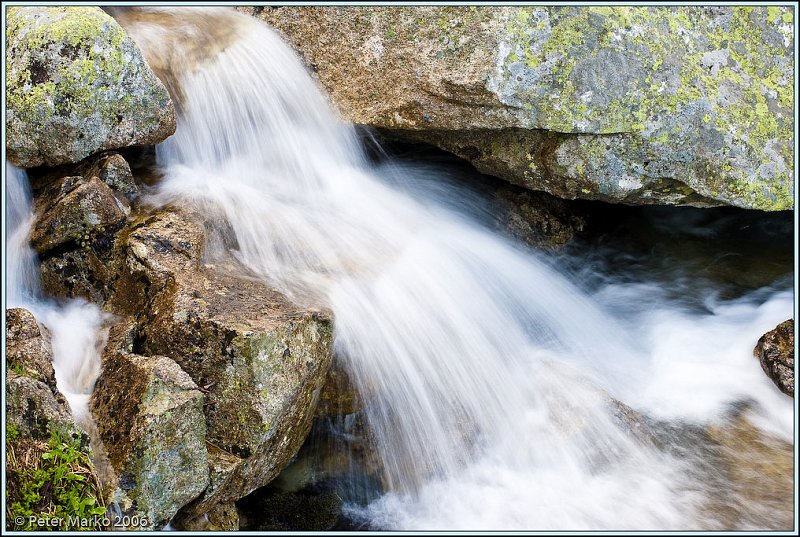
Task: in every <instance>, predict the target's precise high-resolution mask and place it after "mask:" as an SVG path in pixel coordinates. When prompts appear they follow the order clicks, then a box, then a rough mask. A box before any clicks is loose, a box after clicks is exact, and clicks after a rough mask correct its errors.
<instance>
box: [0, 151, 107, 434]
mask: <svg viewBox="0 0 800 537" xmlns="http://www.w3.org/2000/svg"><path fill="white" fill-rule="evenodd" d="M31 203H32V200H31V192H30V186H29V185H28V176H27V174H26V173H25V171H24V170H22V169H20V168H17V167H15V166H13V165H11V164H10V163H8V162H6V207H8V209H7V211H6V224H7V227H6V255H5V258H6V307H7V308H17V307H20V308H26V309H28V310H30V311H31V312H32V313H33V314H34V315H35V316H36V319H37V320H38V321H39V322H40V323H41V324H43V325H44V326H45V327H46V328H47V329H48V330H49V332H50V336H51V343H52V348H53V369H54V370H55V375H56V385H57V386H58V389H59V391H61V393H63V394H64V397H65V398H66V399H67V403H68V404H69V406H70V409H71V410H72V413H73V416H74V417H75V420H76V422H77V423H79V424H80V425H81V426H83V427H84V428H85V429H91V428H92V420H91V414H90V413H89V411H88V402H89V396H90V395H91V393H92V390H93V389H94V383H95V381H96V380H97V377H98V376H99V374H100V353H101V350H102V347H103V345H104V344H105V341H104V338H105V334H104V331H103V330H102V327H103V323H104V321H105V320H106V314H104V313H103V312H101V311H100V309H99V308H98V307H97V306H95V305H94V304H90V303H88V302H86V301H84V300H81V299H75V300H71V301H68V302H65V303H60V302H57V301H54V300H51V299H47V298H46V297H44V296H43V294H42V290H41V283H40V276H39V265H38V259H37V257H36V252H34V251H33V249H32V248H31V246H30V241H29V238H28V237H29V236H30V230H31V225H32V224H33V210H32V208H31Z"/></svg>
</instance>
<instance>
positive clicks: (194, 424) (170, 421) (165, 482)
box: [90, 323, 208, 529]
mask: <svg viewBox="0 0 800 537" xmlns="http://www.w3.org/2000/svg"><path fill="white" fill-rule="evenodd" d="M135 337H136V335H135V328H132V327H131V326H127V325H126V324H124V323H123V324H118V325H116V326H114V327H112V329H111V333H110V335H109V340H108V344H107V345H106V349H105V351H104V354H103V372H102V374H101V375H100V378H99V379H98V380H97V384H96V386H95V390H94V392H93V394H92V398H91V402H90V408H91V410H92V413H93V415H94V417H95V420H96V422H97V428H98V433H99V438H100V440H102V442H103V445H104V447H105V450H106V454H107V455H108V458H109V461H110V463H111V465H112V466H113V469H114V471H115V472H116V476H117V490H116V491H115V493H114V496H113V497H112V500H113V501H115V502H117V503H118V504H119V505H120V506H121V508H122V509H123V510H124V511H125V513H126V514H131V515H138V516H140V517H145V518H146V519H147V520H148V523H149V527H150V528H151V529H152V528H161V527H163V526H164V525H165V524H166V523H167V522H169V520H170V519H171V518H172V517H173V516H174V515H175V513H176V512H177V511H178V509H179V508H180V507H181V506H183V505H185V504H186V503H188V502H189V501H191V500H193V499H194V498H196V497H197V496H198V495H199V494H200V493H201V492H202V491H203V490H204V489H205V488H206V486H207V485H208V455H207V452H206V445H205V442H206V424H205V417H204V416H203V400H204V398H203V394H202V393H201V392H200V391H199V390H198V389H197V386H196V385H195V383H194V382H193V381H192V379H191V378H190V377H189V375H187V374H186V373H185V372H183V370H181V368H180V367H179V366H178V364H176V363H175V362H174V361H173V360H170V359H169V358H166V357H164V356H140V355H137V354H134V353H133V352H132V351H133V349H134V339H135Z"/></svg>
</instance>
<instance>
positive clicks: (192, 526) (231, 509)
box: [180, 503, 239, 531]
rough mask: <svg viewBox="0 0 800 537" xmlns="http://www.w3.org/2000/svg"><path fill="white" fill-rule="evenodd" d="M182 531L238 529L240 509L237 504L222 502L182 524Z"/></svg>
mask: <svg viewBox="0 0 800 537" xmlns="http://www.w3.org/2000/svg"><path fill="white" fill-rule="evenodd" d="M180 529H181V531H238V530H239V510H238V509H237V508H236V504H233V503H224V504H223V503H220V504H217V505H215V506H214V507H212V508H211V510H210V511H209V512H208V513H206V514H204V515H202V516H200V517H198V518H196V519H194V520H191V521H189V522H185V523H183V524H182V525H181V528H180Z"/></svg>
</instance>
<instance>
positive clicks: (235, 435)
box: [111, 211, 332, 519]
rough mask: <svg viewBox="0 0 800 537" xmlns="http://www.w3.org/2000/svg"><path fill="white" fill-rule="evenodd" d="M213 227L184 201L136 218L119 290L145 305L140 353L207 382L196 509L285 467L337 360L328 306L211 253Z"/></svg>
mask: <svg viewBox="0 0 800 537" xmlns="http://www.w3.org/2000/svg"><path fill="white" fill-rule="evenodd" d="M204 238H205V232H204V228H203V224H202V220H201V219H199V218H198V216H197V215H194V214H191V213H188V212H185V211H182V212H178V211H166V212H161V213H158V214H156V215H153V216H152V217H150V218H147V219H145V220H144V221H141V222H138V223H135V224H134V225H133V226H132V228H131V229H130V232H129V233H127V234H126V239H125V240H126V243H125V246H124V248H125V251H126V252H127V254H126V257H125V262H124V268H123V271H122V272H123V274H122V277H121V278H120V281H119V284H120V285H119V286H118V288H117V289H118V291H117V293H116V295H115V296H114V297H113V298H112V301H111V303H112V304H113V305H114V307H115V309H117V310H118V311H128V312H129V313H131V314H136V312H137V311H140V312H146V313H145V314H144V315H143V316H142V318H141V319H140V325H141V329H140V332H139V335H138V343H137V345H138V347H139V348H140V349H141V351H140V352H143V353H144V354H160V355H165V356H169V357H171V358H172V359H174V360H175V361H176V362H177V363H178V364H179V365H180V367H181V368H182V369H183V370H184V371H186V372H187V373H188V374H189V375H190V376H191V377H192V379H193V380H194V382H195V383H196V384H197V385H198V386H199V387H200V389H202V390H203V391H204V394H205V399H206V404H205V416H206V423H207V425H208V432H207V441H208V443H209V446H213V447H214V449H213V450H211V451H212V452H211V453H210V455H209V458H210V465H211V485H210V487H209V488H208V489H207V490H206V492H205V493H204V495H203V497H202V499H201V501H200V502H199V503H198V504H197V505H194V506H192V507H190V508H188V509H187V510H186V511H185V512H184V513H183V514H182V515H181V516H185V517H186V518H187V519H189V518H194V517H196V516H198V515H201V514H203V513H205V512H206V511H207V510H208V509H210V508H211V507H213V506H214V505H215V504H217V503H226V502H230V501H233V500H236V499H238V498H240V497H241V496H244V495H245V494H247V493H249V492H250V491H252V490H254V489H255V488H258V487H260V486H263V485H265V484H266V483H268V482H269V481H270V480H271V479H272V478H274V477H275V476H276V475H277V474H278V472H279V471H280V470H281V469H282V468H283V467H284V466H285V465H286V463H287V462H288V460H289V459H290V458H291V457H292V456H293V455H294V454H295V453H296V452H297V450H298V449H299V448H300V445H301V444H302V442H303V440H304V439H305V437H306V435H307V434H308V431H309V429H310V426H311V421H312V418H313V415H314V411H315V409H316V406H317V401H318V400H319V394H320V391H321V389H322V384H323V382H324V379H325V375H326V373H327V371H328V368H329V367H330V362H331V344H332V328H331V321H330V316H329V314H328V313H326V312H324V311H310V310H303V309H300V308H298V307H296V306H294V305H292V304H290V303H289V302H288V301H287V300H286V299H285V298H284V297H283V296H282V295H281V294H279V293H278V292H276V291H275V290H273V289H271V288H269V287H267V286H266V285H264V284H262V283H260V282H259V281H257V280H254V279H250V278H248V277H246V275H245V274H244V273H242V272H241V268H237V267H235V266H233V265H226V264H220V265H209V264H203V263H202V257H203V249H204ZM145 296H149V297H152V302H151V303H149V304H146V305H144V306H142V305H141V300H142V297H145Z"/></svg>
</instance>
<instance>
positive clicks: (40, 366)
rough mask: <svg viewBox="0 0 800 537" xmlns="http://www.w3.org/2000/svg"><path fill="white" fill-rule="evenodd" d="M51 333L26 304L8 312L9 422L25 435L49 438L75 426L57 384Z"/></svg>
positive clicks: (7, 381) (7, 412)
mask: <svg viewBox="0 0 800 537" xmlns="http://www.w3.org/2000/svg"><path fill="white" fill-rule="evenodd" d="M52 361H53V351H52V347H51V346H50V335H49V333H48V332H47V330H46V329H45V328H44V327H42V326H41V325H39V323H38V322H37V321H36V318H35V317H34V316H33V314H32V313H31V312H30V311H28V310H26V309H22V308H12V309H9V310H8V311H7V312H6V400H5V404H6V426H14V427H16V429H17V431H18V432H19V434H20V435H21V436H22V437H26V438H33V439H40V440H41V439H47V438H48V437H49V436H50V433H51V432H52V431H53V430H64V431H67V430H75V424H74V422H73V418H72V414H71V412H70V409H69V405H68V404H67V401H66V399H65V398H64V396H63V394H61V392H59V391H58V389H57V388H56V377H55V372H54V371H53V364H52Z"/></svg>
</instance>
